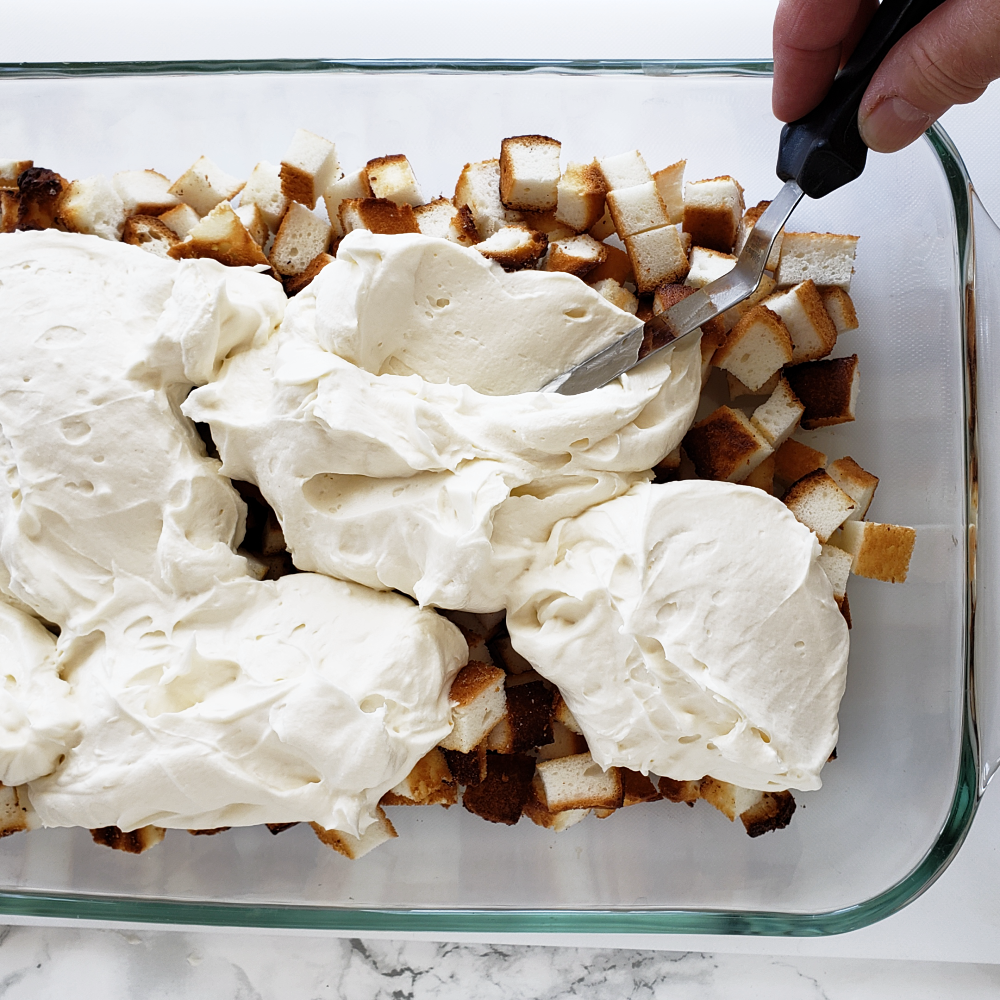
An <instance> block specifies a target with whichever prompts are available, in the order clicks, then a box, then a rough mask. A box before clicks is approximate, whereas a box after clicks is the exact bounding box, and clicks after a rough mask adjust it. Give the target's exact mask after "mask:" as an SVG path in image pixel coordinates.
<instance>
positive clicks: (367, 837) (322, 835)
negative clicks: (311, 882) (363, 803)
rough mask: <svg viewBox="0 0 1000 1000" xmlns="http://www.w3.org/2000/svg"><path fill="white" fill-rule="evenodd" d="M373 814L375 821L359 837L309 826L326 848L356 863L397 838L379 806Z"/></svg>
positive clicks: (312, 825) (318, 826) (315, 824)
mask: <svg viewBox="0 0 1000 1000" xmlns="http://www.w3.org/2000/svg"><path fill="white" fill-rule="evenodd" d="M375 813H376V816H377V819H376V820H375V822H374V823H372V825H371V826H369V827H368V828H367V829H366V830H365V832H364V833H363V834H361V836H360V837H355V836H354V835H353V834H350V833H344V832H343V831H341V830H327V829H325V828H324V827H322V826H320V825H319V823H310V824H309V825H310V826H311V827H312V828H313V832H314V833H315V834H316V836H317V837H319V839H320V840H321V841H322V842H323V843H324V844H326V846H327V847H332V848H333V849H334V850H335V851H336V852H337V853H338V854H343V855H344V857H345V858H350V859H351V860H352V861H357V860H358V858H363V857H364V856H365V855H366V854H367V853H368V852H369V851H373V850H375V848H376V847H378V846H379V845H380V844H384V843H385V842H386V841H387V840H392V839H394V838H395V837H396V836H398V834H397V833H396V828H395V827H394V826H393V825H392V823H391V822H389V817H388V816H386V814H385V811H384V810H383V809H382V807H381V806H376V807H375Z"/></svg>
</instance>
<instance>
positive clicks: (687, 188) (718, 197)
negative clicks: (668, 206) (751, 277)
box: [684, 176, 743, 253]
mask: <svg viewBox="0 0 1000 1000" xmlns="http://www.w3.org/2000/svg"><path fill="white" fill-rule="evenodd" d="M742 218H743V188H742V187H740V185H739V183H738V182H737V181H735V180H734V179H733V178H732V177H729V176H723V177H711V178H708V179H707V180H703V181H689V182H688V183H687V184H685V185H684V232H686V233H690V234H691V240H692V242H693V243H694V245H695V246H699V247H707V248H708V249H709V250H720V251H722V252H723V253H731V252H732V249H733V246H734V245H735V243H736V233H737V230H738V229H739V225H740V220H741V219H742Z"/></svg>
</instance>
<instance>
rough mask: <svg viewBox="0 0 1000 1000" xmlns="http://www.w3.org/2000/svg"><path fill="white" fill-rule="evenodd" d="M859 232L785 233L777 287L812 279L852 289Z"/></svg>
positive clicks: (848, 289) (845, 289)
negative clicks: (848, 234) (849, 233)
mask: <svg viewBox="0 0 1000 1000" xmlns="http://www.w3.org/2000/svg"><path fill="white" fill-rule="evenodd" d="M857 247H858V238H857V236H847V235H844V234H840V233H785V238H784V240H783V241H782V243H781V260H780V261H779V263H778V272H777V274H776V275H775V277H776V278H777V279H778V287H779V288H782V287H785V286H787V285H797V284H798V283H799V282H800V281H805V280H807V279H812V280H813V281H814V282H815V283H816V284H817V285H837V286H838V287H839V288H843V289H844V291H845V292H847V291H850V288H851V277H852V275H853V274H854V255H855V253H856V251H857Z"/></svg>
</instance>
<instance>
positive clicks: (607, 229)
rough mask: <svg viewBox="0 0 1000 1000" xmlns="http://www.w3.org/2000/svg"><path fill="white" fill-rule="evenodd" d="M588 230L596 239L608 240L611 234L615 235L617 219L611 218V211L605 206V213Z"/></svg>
mask: <svg viewBox="0 0 1000 1000" xmlns="http://www.w3.org/2000/svg"><path fill="white" fill-rule="evenodd" d="M587 232H588V233H589V234H590V235H591V236H593V237H594V239H595V240H606V239H607V238H608V237H609V236H614V235H615V220H614V219H612V218H611V213H610V212H609V211H608V209H607V207H606V206H605V209H604V214H603V215H602V216H601V217H600V218H599V219H598V220H597V222H595V223H594V224H593V225H592V226H591V227H590V229H588V230H587Z"/></svg>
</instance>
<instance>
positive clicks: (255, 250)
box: [167, 202, 267, 267]
mask: <svg viewBox="0 0 1000 1000" xmlns="http://www.w3.org/2000/svg"><path fill="white" fill-rule="evenodd" d="M167 254H168V256H170V257H173V258H174V260H183V259H185V258H188V257H210V258H211V259H212V260H217V261H218V262H219V263H220V264H226V265H227V266H229V267H249V266H251V265H253V264H267V258H266V257H265V256H264V252H263V250H261V248H260V246H259V245H258V243H257V241H256V240H255V239H254V238H253V237H252V236H251V235H250V234H249V233H248V232H247V229H246V226H244V225H243V223H242V222H240V220H239V218H238V217H237V215H236V213H235V212H234V211H233V208H232V206H231V205H230V204H229V202H222V203H220V204H219V205H217V206H216V207H215V208H213V209H212V211H211V212H209V213H208V215H206V216H205V218H204V219H202V220H201V221H200V222H199V223H198V225H197V226H195V227H194V229H192V230H191V233H190V235H189V237H188V239H187V240H185V241H184V242H183V243H176V244H175V245H174V246H172V247H171V248H170V249H169V250H168V251H167Z"/></svg>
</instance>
